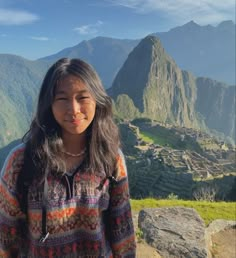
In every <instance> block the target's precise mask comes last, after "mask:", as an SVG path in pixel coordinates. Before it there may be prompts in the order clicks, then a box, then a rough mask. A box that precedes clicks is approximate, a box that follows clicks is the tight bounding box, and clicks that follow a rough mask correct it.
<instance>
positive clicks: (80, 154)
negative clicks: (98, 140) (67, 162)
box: [62, 148, 86, 157]
mask: <svg viewBox="0 0 236 258" xmlns="http://www.w3.org/2000/svg"><path fill="white" fill-rule="evenodd" d="M85 152H86V148H84V149H83V150H82V151H81V152H79V153H71V152H68V151H62V153H64V154H66V155H68V156H71V157H80V156H82V155H83V154H84V153H85Z"/></svg>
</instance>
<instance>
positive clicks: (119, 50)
mask: <svg viewBox="0 0 236 258" xmlns="http://www.w3.org/2000/svg"><path fill="white" fill-rule="evenodd" d="M137 43H138V40H127V39H124V40H122V39H113V38H106V37H97V38H94V39H91V40H85V41H82V42H81V43H79V44H78V45H76V46H74V47H70V48H66V49H64V50H62V51H60V52H58V53H57V54H55V55H52V56H47V57H44V58H41V59H40V60H47V61H50V62H54V61H55V60H57V59H59V58H62V57H69V58H81V59H83V60H85V61H87V62H89V63H90V64H92V65H93V66H94V68H95V69H96V71H97V72H98V74H99V75H100V77H101V78H102V81H103V84H104V86H105V87H106V88H108V87H110V86H111V83H112V81H113V79H114V78H115V75H116V73H117V72H118V70H119V68H120V67H121V66H122V65H123V63H124V61H125V59H126V58H127V56H128V54H129V52H130V51H131V50H132V49H133V47H134V46H135V45H137Z"/></svg>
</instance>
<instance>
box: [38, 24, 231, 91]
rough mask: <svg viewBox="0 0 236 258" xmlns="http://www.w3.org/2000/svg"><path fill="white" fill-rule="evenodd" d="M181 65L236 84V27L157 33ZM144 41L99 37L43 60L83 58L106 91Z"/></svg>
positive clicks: (189, 27)
mask: <svg viewBox="0 0 236 258" xmlns="http://www.w3.org/2000/svg"><path fill="white" fill-rule="evenodd" d="M154 35H155V36H157V37H158V38H159V39H160V40H161V43H162V45H163V47H164V49H165V50H166V52H167V53H168V54H169V55H170V56H171V57H172V58H173V59H174V60H175V62H176V63H177V65H178V66H179V67H180V68H181V69H184V70H187V71H190V72H192V73H193V75H195V76H202V77H208V78H211V79H215V80H218V81H221V82H224V83H227V84H230V85H231V84H233V85H234V84H235V24H234V23H233V22H232V21H223V22H222V23H220V24H219V25H218V26H217V27H213V26H211V25H207V26H200V25H198V24H196V23H195V22H193V21H191V22H189V23H186V24H185V25H183V26H179V27H176V28H173V29H171V30H170V31H168V32H157V33H154ZM139 41H140V40H120V39H113V38H106V37H97V38H94V39H91V40H88V41H83V42H81V43H79V44H78V45H76V46H74V47H70V48H67V49H64V50H62V51H60V52H58V53H57V54H55V55H51V56H48V57H44V58H41V59H40V60H47V61H55V60H57V59H58V58H60V57H80V58H82V59H85V60H87V61H88V62H89V63H91V64H93V65H94V67H95V68H96V70H97V71H98V73H99V75H100V76H101V78H102V80H103V83H104V85H105V87H106V88H109V87H110V86H111V84H112V82H113V80H114V78H115V75H116V74H117V72H118V71H119V69H120V68H121V66H122V65H123V63H124V62H125V60H126V58H127V56H128V54H129V53H130V51H131V50H132V49H133V48H134V47H135V46H136V45H137V44H138V43H139Z"/></svg>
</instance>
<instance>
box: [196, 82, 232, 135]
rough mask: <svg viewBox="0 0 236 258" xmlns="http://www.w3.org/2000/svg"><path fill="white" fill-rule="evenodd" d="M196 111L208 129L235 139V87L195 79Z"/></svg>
mask: <svg viewBox="0 0 236 258" xmlns="http://www.w3.org/2000/svg"><path fill="white" fill-rule="evenodd" d="M196 86H197V101H196V103H195V108H196V110H197V111H198V112H199V113H201V115H202V117H203V118H204V121H205V123H206V125H207V126H208V127H209V128H212V129H214V130H217V131H218V132H223V133H224V134H225V135H228V136H230V137H232V138H235V98H236V95H235V86H227V85H226V84H224V83H220V82H217V81H215V80H211V79H208V78H197V79H196Z"/></svg>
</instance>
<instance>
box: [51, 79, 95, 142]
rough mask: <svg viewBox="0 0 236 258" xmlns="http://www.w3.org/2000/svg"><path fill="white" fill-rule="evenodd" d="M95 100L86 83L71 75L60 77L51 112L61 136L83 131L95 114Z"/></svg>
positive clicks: (78, 133)
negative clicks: (58, 126) (59, 128)
mask: <svg viewBox="0 0 236 258" xmlns="http://www.w3.org/2000/svg"><path fill="white" fill-rule="evenodd" d="M95 110H96V101H95V99H94V98H93V96H92V95H91V93H90V92H89V91H88V89H87V87H86V85H85V84H84V83H83V82H82V81H81V80H79V79H78V78H77V77H75V76H73V75H68V76H66V77H65V78H63V79H61V80H60V81H59V83H58V85H57V88H56V91H55V97H54V100H53V104H52V112H53V115H54V118H55V120H56V121H57V123H58V124H59V125H60V126H61V129H62V136H63V137H65V136H66V135H68V134H69V135H81V134H83V133H85V131H86V129H87V128H88V127H89V125H90V124H91V122H92V121H93V118H94V116H95Z"/></svg>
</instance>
